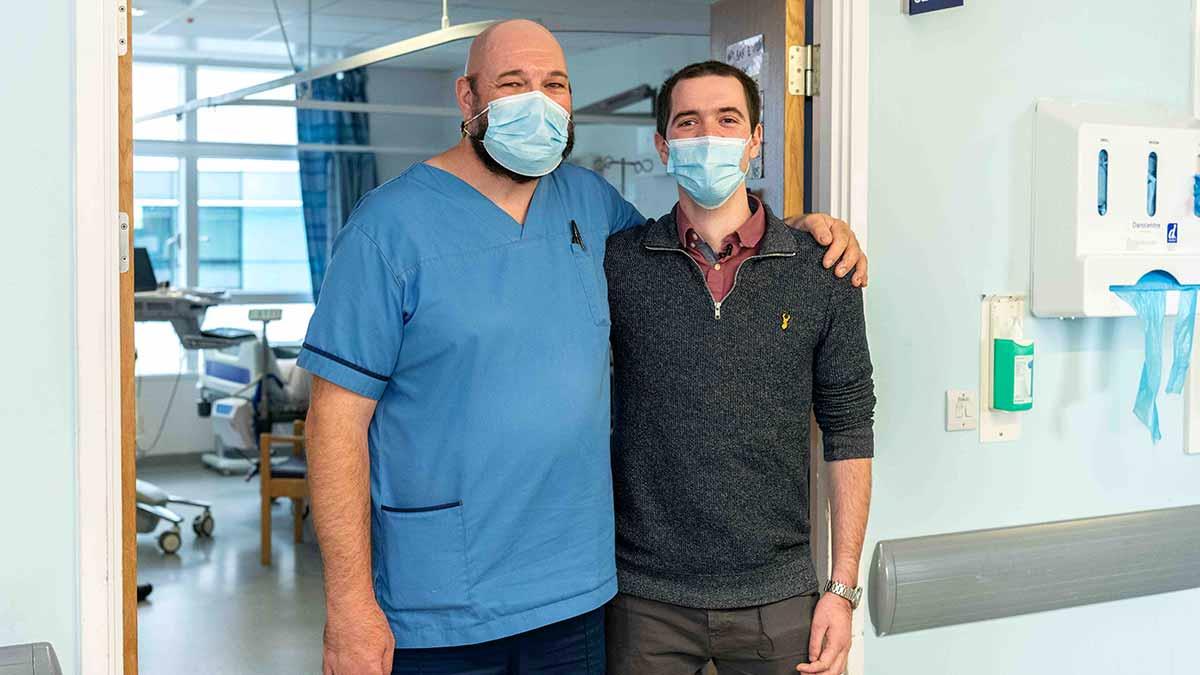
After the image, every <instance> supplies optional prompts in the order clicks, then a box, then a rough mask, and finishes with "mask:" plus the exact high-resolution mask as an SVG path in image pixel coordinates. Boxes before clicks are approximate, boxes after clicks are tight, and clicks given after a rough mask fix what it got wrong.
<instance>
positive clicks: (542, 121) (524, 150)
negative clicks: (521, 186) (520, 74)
mask: <svg viewBox="0 0 1200 675" xmlns="http://www.w3.org/2000/svg"><path fill="white" fill-rule="evenodd" d="M484 113H487V116H488V118H487V119H488V128H487V133H485V134H484V135H483V147H484V148H485V149H486V150H487V152H488V154H489V155H491V156H492V159H494V160H496V161H497V162H498V163H499V164H500V166H502V167H504V168H506V169H508V170H509V171H512V172H513V173H518V174H521V175H522V176H545V175H546V174H548V173H550V172H551V171H553V170H555V169H557V168H558V165H559V164H561V163H562V160H563V150H565V149H566V147H567V138H568V134H569V128H570V119H571V116H570V115H569V114H567V111H566V109H564V108H563V107H562V106H560V105H559V104H557V103H555V102H554V101H552V100H550V97H549V96H546V95H545V94H543V93H542V92H540V91H530V92H526V93H524V94H515V95H513V96H505V97H504V98H498V99H496V100H494V101H492V102H491V104H490V105H488V107H486V108H484V109H483V110H481V111H479V114H478V115H475V117H472V118H471V119H469V120H467V121H466V122H463V125H462V126H463V131H464V132H465V131H466V127H467V125H468V124H470V123H471V122H474V121H475V120H476V119H478V118H479V116H480V115H482V114H484Z"/></svg>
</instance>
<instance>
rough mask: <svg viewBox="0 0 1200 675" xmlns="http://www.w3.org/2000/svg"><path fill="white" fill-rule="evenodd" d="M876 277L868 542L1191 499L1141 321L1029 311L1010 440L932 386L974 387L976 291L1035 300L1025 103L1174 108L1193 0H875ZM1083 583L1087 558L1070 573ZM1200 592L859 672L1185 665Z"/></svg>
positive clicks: (897, 644)
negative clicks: (925, 11)
mask: <svg viewBox="0 0 1200 675" xmlns="http://www.w3.org/2000/svg"><path fill="white" fill-rule="evenodd" d="M870 4H871V8H872V14H871V36H870V53H871V61H870V67H871V74H870V78H871V79H870V82H871V91H870V95H871V99H870V126H871V128H870V142H871V149H870V245H871V260H872V270H871V280H872V283H871V289H870V291H869V293H868V323H869V327H870V332H871V338H872V343H871V346H872V350H873V352H874V357H875V363H876V367H877V386H878V393H879V408H878V417H877V419H878V426H877V430H878V455H877V459H876V494H875V500H874V504H873V505H872V509H871V524H870V528H869V532H868V551H867V553H866V555H868V556H869V555H870V548H871V547H873V545H874V543H875V542H877V541H879V540H881V539H891V538H898V537H908V536H916V535H924V534H933V533H941V532H954V531H961V530H972V529H978V528H987V527H998V526H1006V525H1017V524H1026V523H1036V522H1044V521H1052V520H1059V519H1064V518H1078V517H1085V516H1095V515H1102V514H1111V513H1122V512H1127V511H1137V510H1141V509H1153V508H1162V507H1169V506H1178V505H1183V504H1196V503H1200V457H1187V456H1185V455H1183V454H1182V451H1181V443H1180V429H1179V424H1180V416H1181V414H1182V406H1181V405H1180V403H1179V401H1178V399H1177V398H1175V399H1168V400H1166V401H1160V409H1161V413H1162V417H1163V429H1164V434H1165V435H1166V436H1167V437H1166V438H1165V439H1164V440H1163V441H1162V442H1161V443H1160V444H1159V445H1157V446H1153V445H1151V444H1150V441H1149V438H1148V434H1147V432H1146V431H1145V429H1144V428H1143V427H1141V426H1140V425H1139V424H1138V423H1137V422H1136V421H1135V419H1134V418H1133V416H1132V414H1131V413H1130V412H1129V411H1130V409H1131V408H1132V405H1133V395H1134V391H1135V390H1136V387H1137V382H1138V374H1139V370H1140V368H1141V339H1140V338H1141V333H1140V327H1139V325H1138V323H1137V321H1136V320H1135V319H1109V320H1087V321H1074V322H1060V321H1057V320H1029V321H1028V322H1027V324H1026V328H1027V332H1028V333H1030V334H1031V335H1032V336H1033V337H1035V338H1036V339H1037V340H1038V360H1037V392H1036V399H1037V400H1036V404H1035V410H1034V411H1033V412H1032V413H1031V414H1029V415H1026V416H1025V418H1024V419H1025V421H1024V429H1023V438H1022V440H1021V441H1019V442H1016V443H1000V444H988V445H981V444H980V443H979V442H978V436H977V434H976V433H974V432H968V433H954V434H950V433H946V432H945V431H944V430H943V429H944V426H943V424H944V422H943V415H944V391H945V389H947V388H951V387H954V388H972V389H973V388H977V387H978V379H979V376H978V372H979V356H978V354H979V346H978V340H979V297H980V295H981V294H984V293H996V292H1009V291H1020V292H1024V291H1027V290H1028V286H1029V281H1028V280H1029V258H1030V235H1029V231H1030V216H1029V214H1030V168H1031V163H1032V152H1031V150H1032V145H1033V104H1034V100H1035V99H1036V98H1038V97H1043V96H1050V97H1063V98H1070V99H1079V100H1091V101H1100V102H1120V103H1155V104H1165V105H1169V106H1173V107H1176V108H1179V109H1180V110H1182V111H1186V110H1188V107H1189V106H1188V101H1189V79H1190V72H1191V71H1190V68H1191V66H1190V40H1191V38H1190V29H1189V26H1190V23H1191V7H1190V5H1191V3H1190V2H1189V0H1155V1H1154V2H1141V3H1130V2H1125V1H1121V0H1069V1H1068V0H1058V1H1055V2H1022V3H1014V2H989V1H987V0H968V2H967V6H966V7H964V8H962V9H956V10H949V11H945V12H941V13H938V14H934V15H928V16H924V17H913V18H910V17H907V16H904V15H903V14H901V12H900V9H899V4H900V3H899V2H892V1H890V0H889V1H886V2H885V1H883V0H880V1H879V2H875V1H874V0H872V2H871V3H870ZM1080 572H1081V573H1085V570H1081V571H1080ZM1198 624H1200V591H1189V592H1184V593H1177V594H1173V595H1166V596H1159V597H1150V598H1140V599H1136V600H1130V601H1124V602H1118V603H1112V604H1106V605H1098V606H1092V607H1086V608H1078V609H1070V610H1063V611H1058V612H1051V613H1046V614H1040V615H1035V616H1029V617H1023V618H1011V619H1004V620H998V621H990V622H985V623H980V624H974V625H966V626H957V627H952V628H943V629H938V630H931V631H925V632H920V633H913V634H908V635H896V636H889V637H886V638H876V637H875V636H874V634H873V632H872V630H871V628H870V627H869V626H868V628H867V633H868V637H867V640H866V655H867V672H868V673H870V674H871V675H875V674H880V673H881V674H884V675H909V674H916V673H921V674H922V675H925V674H928V673H938V674H943V673H944V674H947V675H949V674H953V675H963V674H966V673H970V674H971V675H1009V674H1011V673H1104V674H1106V675H1109V674H1112V673H1130V674H1132V673H1139V674H1140V673H1157V674H1158V675H1183V674H1184V673H1189V674H1190V673H1195V672H1197V671H1198V669H1200V641H1197V640H1196V639H1195V635H1196V631H1197V625H1198Z"/></svg>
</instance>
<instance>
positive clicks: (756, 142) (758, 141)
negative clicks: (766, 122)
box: [748, 122, 762, 159]
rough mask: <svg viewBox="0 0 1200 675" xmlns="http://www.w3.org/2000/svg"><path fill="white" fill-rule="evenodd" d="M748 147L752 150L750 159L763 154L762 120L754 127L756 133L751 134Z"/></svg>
mask: <svg viewBox="0 0 1200 675" xmlns="http://www.w3.org/2000/svg"><path fill="white" fill-rule="evenodd" d="M748 149H749V150H750V159H754V158H756V157H758V156H759V155H761V154H762V123H761V122H760V123H759V124H758V125H756V126H755V127H754V133H752V134H750V143H749V144H748Z"/></svg>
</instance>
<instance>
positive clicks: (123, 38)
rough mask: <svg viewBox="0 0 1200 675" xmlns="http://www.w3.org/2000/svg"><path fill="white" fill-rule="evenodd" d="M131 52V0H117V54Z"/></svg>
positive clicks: (123, 54)
mask: <svg viewBox="0 0 1200 675" xmlns="http://www.w3.org/2000/svg"><path fill="white" fill-rule="evenodd" d="M128 53H129V0H117V56H125V55H126V54H128Z"/></svg>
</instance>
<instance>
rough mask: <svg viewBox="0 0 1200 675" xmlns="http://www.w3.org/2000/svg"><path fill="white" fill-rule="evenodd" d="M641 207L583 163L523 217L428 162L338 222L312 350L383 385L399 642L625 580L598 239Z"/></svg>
mask: <svg viewBox="0 0 1200 675" xmlns="http://www.w3.org/2000/svg"><path fill="white" fill-rule="evenodd" d="M572 220H574V221H575V223H576V224H577V226H578V229H579V233H580V235H581V237H582V241H583V247H580V246H579V245H578V244H575V243H573V242H572V239H573V237H572V228H571V221H572ZM643 222H644V219H643V218H642V215H641V214H640V213H638V212H637V210H636V209H635V208H634V207H633V206H632V205H630V204H629V203H628V202H626V201H625V200H624V199H622V198H621V196H620V195H619V194H618V193H617V191H616V190H614V189H613V188H612V186H610V185H609V184H608V182H607V181H605V180H604V179H603V178H602V177H600V176H599V175H598V174H596V173H593V172H591V171H588V170H587V169H582V168H580V167H577V166H573V165H568V164H563V165H562V166H560V167H559V168H558V169H557V170H555V171H554V172H553V173H551V174H550V175H548V176H546V177H544V178H542V179H541V180H540V181H539V183H538V186H537V189H536V191H535V192H534V195H533V200H532V202H531V203H530V205H529V212H528V215H527V216H526V219H525V225H524V227H522V226H521V225H520V224H519V223H517V222H516V221H514V220H513V219H512V218H511V217H510V216H508V215H507V214H506V213H504V212H503V211H502V210H500V209H499V208H498V207H497V206H496V205H495V204H494V203H493V202H491V201H490V200H489V199H487V198H486V197H484V196H483V195H482V194H481V193H479V192H478V191H476V190H475V189H474V188H472V187H471V186H470V185H468V184H467V183H465V182H464V181H462V180H460V179H459V178H457V177H455V176H454V175H452V174H450V173H447V172H445V171H442V170H440V169H437V168H434V167H431V166H429V165H427V164H416V165H414V166H413V167H411V168H410V169H409V170H408V171H406V172H404V173H403V174H402V175H401V176H399V177H398V178H396V179H394V180H392V181H390V182H388V183H386V184H385V185H383V186H381V187H379V188H377V189H375V190H373V191H372V192H371V193H370V194H368V195H367V196H366V197H364V198H363V200H362V202H361V203H360V204H359V205H358V207H357V208H356V209H355V211H354V213H353V214H351V216H350V220H349V222H348V223H347V225H346V227H345V228H344V229H343V230H342V232H341V233H340V234H339V235H338V238H337V241H336V243H335V244H334V249H333V256H332V259H331V261H330V265H329V269H328V272H327V273H326V276H325V281H324V283H323V285H322V286H321V294H320V301H319V302H318V304H317V308H316V312H315V313H314V315H313V318H312V322H311V323H310V325H309V329H308V335H307V337H306V339H305V345H304V349H303V351H302V352H301V354H300V360H299V364H300V366H301V367H303V368H305V369H306V370H309V371H311V372H312V373H313V374H314V375H317V376H319V377H321V378H324V379H326V380H329V381H330V382H333V383H335V384H337V385H340V386H342V387H344V388H346V389H349V390H351V391H354V392H357V393H359V394H361V395H363V396H367V397H370V398H373V399H377V400H378V404H377V407H376V409H375V416H374V418H373V419H372V420H371V427H370V432H369V445H370V462H371V502H372V508H371V548H372V558H373V560H372V562H373V571H374V581H375V593H376V596H377V598H378V600H379V604H380V606H381V607H382V608H383V611H384V613H385V614H386V615H387V617H388V621H389V622H390V623H391V627H392V631H393V632H394V633H395V635H396V646H397V647H400V648H424V647H443V646H453V645H464V644H474V643H479V642H486V641H488V640H494V639H498V638H501V637H506V636H509V635H514V634H517V633H521V632H525V631H528V630H532V629H535V628H539V627H541V626H545V625H548V624H550V623H554V622H556V621H561V620H564V619H568V618H571V617H574V616H578V615H580V614H583V613H585V612H588V611H590V610H592V609H595V608H597V607H599V606H601V605H602V604H604V603H605V602H607V601H608V600H609V599H610V598H611V597H612V596H613V595H614V594H615V592H616V569H615V563H614V551H613V546H614V544H613V536H614V535H613V502H612V477H611V468H610V463H609V411H610V408H609V342H608V331H609V317H608V285H607V283H606V281H605V277H604V267H603V263H604V246H605V239H606V238H607V237H608V236H609V234H611V233H613V232H616V231H619V230H622V229H625V228H627V227H632V226H635V225H640V224H642V223H643Z"/></svg>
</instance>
